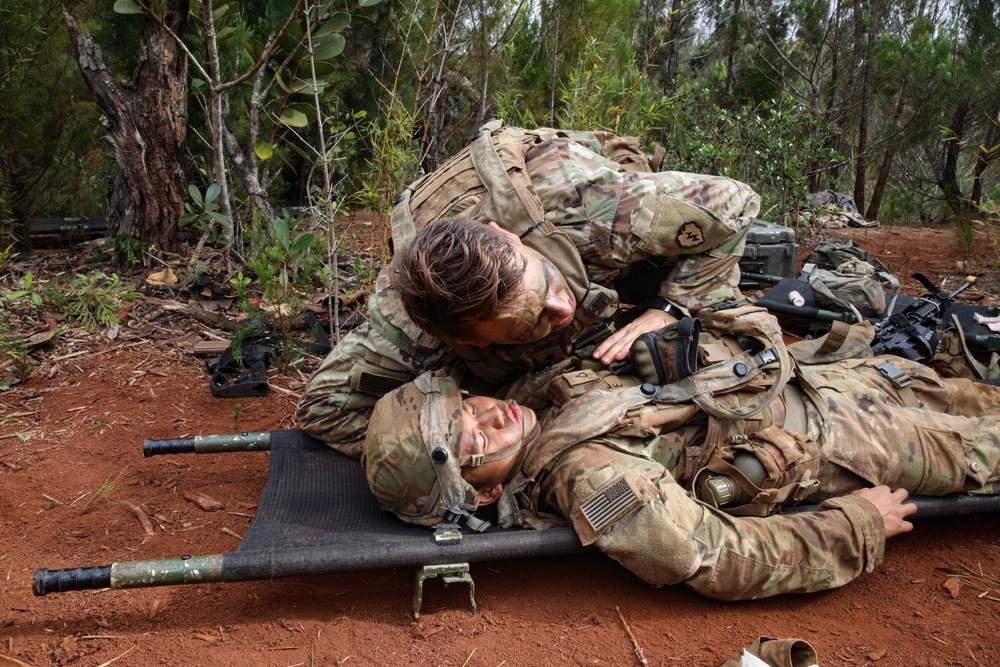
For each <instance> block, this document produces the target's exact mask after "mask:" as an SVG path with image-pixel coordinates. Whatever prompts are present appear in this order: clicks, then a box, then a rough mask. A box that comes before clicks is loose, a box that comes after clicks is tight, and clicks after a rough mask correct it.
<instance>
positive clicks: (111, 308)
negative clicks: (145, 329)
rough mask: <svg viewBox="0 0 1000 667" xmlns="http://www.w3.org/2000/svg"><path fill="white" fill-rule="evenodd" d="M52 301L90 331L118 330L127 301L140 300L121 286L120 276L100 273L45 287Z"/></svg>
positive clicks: (129, 288)
mask: <svg viewBox="0 0 1000 667" xmlns="http://www.w3.org/2000/svg"><path fill="white" fill-rule="evenodd" d="M45 295H46V297H47V299H48V301H49V302H50V303H51V304H52V305H53V306H55V307H56V308H59V309H61V310H62V313H63V315H65V316H66V317H69V318H71V319H74V320H76V321H78V322H79V323H80V325H81V326H83V327H84V328H85V329H87V330H88V331H91V332H93V331H97V330H98V328H100V327H102V326H103V327H106V328H108V329H110V328H113V327H115V326H118V324H119V322H118V316H117V312H118V310H119V309H120V308H121V306H122V305H123V302H125V301H134V300H135V299H138V298H139V292H137V291H136V290H134V289H132V288H131V287H129V286H127V285H123V284H122V283H121V279H120V278H119V277H118V274H115V273H112V274H111V275H106V274H104V273H103V272H97V273H95V274H93V275H91V276H86V275H83V274H80V273H78V274H77V275H76V277H75V278H73V279H72V280H69V281H67V282H64V283H58V284H56V283H49V284H48V285H46V286H45Z"/></svg>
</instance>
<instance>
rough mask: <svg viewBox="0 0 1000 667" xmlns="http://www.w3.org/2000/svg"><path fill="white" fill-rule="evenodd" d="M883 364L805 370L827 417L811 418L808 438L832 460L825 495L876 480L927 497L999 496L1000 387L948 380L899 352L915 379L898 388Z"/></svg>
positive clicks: (900, 364)
mask: <svg viewBox="0 0 1000 667" xmlns="http://www.w3.org/2000/svg"><path fill="white" fill-rule="evenodd" d="M882 362H884V359H880V358H876V359H868V360H851V361H845V362H840V363H837V364H831V365H828V366H823V367H822V368H821V369H819V370H815V369H810V368H808V367H807V368H806V369H800V370H799V377H800V381H801V382H803V383H804V384H806V385H807V387H808V388H807V392H808V394H809V396H810V398H811V399H812V402H813V403H814V404H815V408H816V409H817V410H818V411H819V412H820V416H821V418H820V419H819V420H816V419H810V420H809V421H810V431H809V435H810V436H811V437H812V438H813V439H814V440H815V441H816V442H818V443H819V444H820V447H821V455H822V457H823V459H824V460H825V461H828V462H829V463H828V464H827V465H825V466H824V468H823V471H822V472H821V474H820V482H821V486H820V493H821V494H822V495H824V496H828V497H829V496H837V495H843V494H845V493H848V492H850V491H853V490H854V489H857V488H859V487H862V486H868V485H869V484H873V485H877V484H885V485H888V486H890V487H892V488H904V489H906V490H907V491H909V492H910V493H911V494H914V495H925V496H940V495H945V494H948V493H962V492H964V493H973V494H995V493H1000V484H998V481H1000V387H994V386H991V385H987V384H982V383H975V382H972V381H970V380H964V379H943V378H941V377H940V376H938V375H937V374H936V373H935V372H934V371H933V370H931V369H929V368H927V367H926V366H923V365H922V364H918V363H916V362H910V361H906V360H904V359H898V358H895V357H894V358H893V359H892V364H893V366H895V367H896V368H898V369H899V370H902V371H904V372H905V373H906V374H907V375H908V376H909V378H910V379H911V380H912V382H911V384H909V386H907V387H904V388H898V387H896V386H894V384H893V383H892V381H890V380H889V379H888V378H887V377H886V376H885V375H883V374H882V373H881V372H880V371H879V370H878V367H879V366H880V365H881V364H882Z"/></svg>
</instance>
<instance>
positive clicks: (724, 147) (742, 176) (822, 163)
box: [663, 85, 841, 224]
mask: <svg viewBox="0 0 1000 667" xmlns="http://www.w3.org/2000/svg"><path fill="white" fill-rule="evenodd" d="M670 111H671V113H670V115H669V117H668V120H667V122H666V123H665V125H666V128H667V131H666V132H665V137H666V138H665V140H664V141H663V145H664V147H665V148H666V151H667V153H666V157H665V158H664V164H665V165H669V168H670V169H674V170H678V171H688V172H693V173H707V174H719V175H722V176H729V177H732V178H736V179H738V180H741V181H744V182H746V183H749V184H751V185H753V186H754V187H755V189H757V190H758V191H759V192H760V194H761V197H762V206H761V210H762V214H761V215H762V216H766V217H767V218H768V219H770V220H779V221H786V222H789V224H794V222H795V218H794V216H793V214H794V212H795V210H796V209H797V208H798V205H799V203H800V202H801V201H802V200H804V199H805V195H806V194H807V193H808V192H809V183H810V178H811V177H813V176H814V174H819V173H821V172H823V171H824V170H827V169H829V168H830V167H831V166H832V165H835V164H837V163H838V162H839V160H840V159H841V158H840V156H839V155H838V154H837V153H836V151H834V150H833V149H832V148H830V146H831V144H832V137H833V136H834V135H835V133H836V128H835V127H833V126H832V125H829V124H828V123H826V122H824V121H823V120H822V119H817V118H814V117H813V116H812V115H811V114H810V113H809V112H808V110H806V109H804V108H802V107H801V106H800V105H798V104H795V103H794V102H792V101H791V100H789V99H787V98H785V99H782V100H779V101H768V102H764V103H761V104H758V105H755V106H744V107H742V108H740V109H737V110H736V111H730V110H727V109H723V108H722V107H720V106H718V105H716V104H714V103H713V102H712V100H711V95H710V93H709V91H707V90H704V89H702V90H694V89H691V88H689V87H687V86H684V85H682V86H681V87H680V88H679V91H678V93H677V95H676V97H675V98H674V100H673V104H672V105H671V107H670Z"/></svg>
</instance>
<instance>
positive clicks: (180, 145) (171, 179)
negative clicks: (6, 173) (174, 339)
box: [64, 0, 188, 251]
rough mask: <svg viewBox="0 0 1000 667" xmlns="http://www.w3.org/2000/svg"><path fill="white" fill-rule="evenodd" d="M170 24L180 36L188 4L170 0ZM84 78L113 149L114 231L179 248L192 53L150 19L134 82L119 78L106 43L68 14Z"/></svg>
mask: <svg viewBox="0 0 1000 667" xmlns="http://www.w3.org/2000/svg"><path fill="white" fill-rule="evenodd" d="M166 5H167V11H166V14H165V17H164V24H165V25H166V26H167V27H169V29H170V30H172V31H173V32H174V33H175V34H181V33H182V32H183V29H184V22H185V20H186V19H187V14H188V3H187V2H185V1H184V0H166ZM64 16H65V18H66V27H67V28H68V29H69V35H70V39H71V40H72V42H73V48H74V52H75V56H76V60H77V62H78V64H79V65H80V71H81V72H82V73H83V78H84V80H85V81H86V83H87V87H88V88H89V89H90V92H91V94H92V95H93V96H94V101H95V102H96V103H97V106H98V108H99V109H100V110H101V113H102V114H103V115H104V119H103V122H104V126H105V130H106V137H107V139H108V141H110V142H111V145H112V146H113V147H114V155H115V169H114V172H113V173H112V175H111V183H110V186H109V190H108V230H109V233H110V234H111V235H112V236H119V237H127V238H135V239H138V240H139V241H140V242H142V244H143V245H144V246H148V245H152V246H155V247H156V248H157V249H159V250H167V251H177V250H178V249H179V248H180V239H179V238H178V233H177V232H178V228H179V224H180V218H181V215H182V214H183V212H184V201H185V200H186V198H187V194H186V190H187V188H186V178H185V175H184V161H185V160H184V140H185V137H186V132H187V56H186V54H185V53H184V51H183V50H182V49H181V48H180V46H179V45H178V44H177V43H176V41H174V38H173V37H172V36H171V35H170V33H169V32H167V30H165V29H164V28H163V27H162V26H161V25H160V24H159V23H157V22H156V21H155V20H153V19H151V18H144V20H143V28H142V38H141V39H142V43H141V45H140V51H139V66H138V70H137V71H136V75H135V80H134V81H133V82H132V83H131V84H124V83H123V84H121V85H117V84H115V81H114V78H113V77H112V75H111V73H110V72H108V70H107V67H105V65H104V61H103V58H102V55H101V50H100V47H99V46H98V45H97V44H96V43H95V42H94V40H93V38H92V37H91V36H90V33H88V32H87V31H86V30H83V29H82V28H80V27H79V26H78V25H77V23H76V20H75V19H74V18H73V17H72V16H71V15H70V14H69V13H68V12H64Z"/></svg>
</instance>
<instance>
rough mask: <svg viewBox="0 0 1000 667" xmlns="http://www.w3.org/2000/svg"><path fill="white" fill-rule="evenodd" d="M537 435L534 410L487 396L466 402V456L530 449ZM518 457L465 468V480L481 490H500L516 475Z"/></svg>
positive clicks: (464, 439) (464, 419)
mask: <svg viewBox="0 0 1000 667" xmlns="http://www.w3.org/2000/svg"><path fill="white" fill-rule="evenodd" d="M537 431H538V418H537V417H536V416H535V413H534V411H533V410H531V409H530V408H526V407H523V406H520V405H518V404H517V403H507V402H506V401H501V400H499V399H496V398H489V397H487V396H470V397H469V398H466V399H465V400H464V401H462V454H469V455H471V454H492V453H493V452H499V451H503V450H505V449H508V448H510V447H513V446H515V445H517V444H518V443H523V445H524V447H528V446H529V443H530V442H531V440H532V439H533V438H534V437H535V435H537ZM518 454H520V452H515V453H513V454H511V455H510V456H507V457H506V458H502V459H499V460H497V461H490V462H489V463H484V464H483V465H481V466H477V467H475V468H471V467H466V468H463V469H462V477H463V478H465V480H466V481H467V482H469V483H470V484H472V485H473V486H474V487H476V488H477V489H486V490H489V489H496V488H498V487H500V486H501V485H502V484H503V483H504V482H506V481H507V480H508V479H510V478H511V477H512V476H513V475H514V473H515V472H516V470H515V469H514V468H515V466H516V465H517V462H518V461H519V460H520V459H521V457H520V456H518ZM480 497H481V498H482V496H480ZM497 497H499V493H498V494H497Z"/></svg>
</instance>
